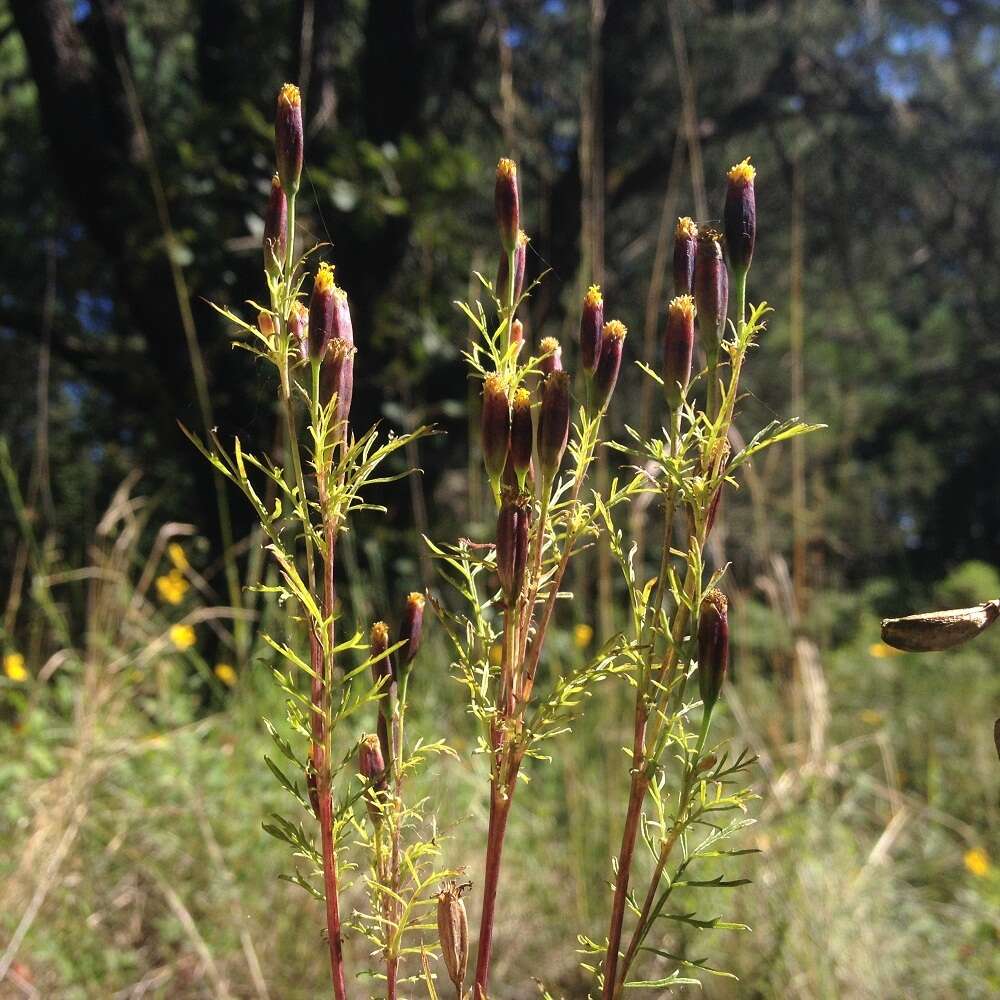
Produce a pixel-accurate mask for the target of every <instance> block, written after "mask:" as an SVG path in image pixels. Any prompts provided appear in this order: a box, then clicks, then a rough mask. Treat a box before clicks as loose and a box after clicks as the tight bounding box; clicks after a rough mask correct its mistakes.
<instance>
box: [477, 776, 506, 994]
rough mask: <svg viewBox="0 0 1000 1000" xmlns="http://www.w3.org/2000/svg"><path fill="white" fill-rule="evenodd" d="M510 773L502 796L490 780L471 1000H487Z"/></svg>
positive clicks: (495, 784) (494, 781)
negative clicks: (484, 861) (488, 810)
mask: <svg viewBox="0 0 1000 1000" xmlns="http://www.w3.org/2000/svg"><path fill="white" fill-rule="evenodd" d="M516 776H517V769H516V767H515V769H514V774H512V775H511V778H510V780H509V782H508V784H507V787H506V797H504V796H503V795H502V793H501V791H500V789H499V788H498V786H497V782H496V779H494V780H493V783H492V788H491V796H490V826H489V832H488V834H487V838H486V876H485V880H484V882H483V912H482V916H481V917H480V919H479V950H478V952H477V954H476V985H475V990H474V992H473V996H474V997H475V1000H487V994H486V985H487V982H488V980H489V976H490V957H491V955H492V952H493V917H494V914H495V912H496V904H497V887H498V885H499V882H500V858H501V855H502V854H503V841H504V834H505V833H506V831H507V817H508V816H509V815H510V806H511V802H512V801H513V796H514V785H515V781H516Z"/></svg>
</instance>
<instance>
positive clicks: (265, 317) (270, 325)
mask: <svg viewBox="0 0 1000 1000" xmlns="http://www.w3.org/2000/svg"><path fill="white" fill-rule="evenodd" d="M257 328H258V329H259V330H260V332H261V333H262V334H263V335H264V338H265V339H266V340H267V342H268V343H269V344H271V343H274V316H272V315H271V313H269V312H265V311H264V310H263V309H261V311H260V312H259V313H257Z"/></svg>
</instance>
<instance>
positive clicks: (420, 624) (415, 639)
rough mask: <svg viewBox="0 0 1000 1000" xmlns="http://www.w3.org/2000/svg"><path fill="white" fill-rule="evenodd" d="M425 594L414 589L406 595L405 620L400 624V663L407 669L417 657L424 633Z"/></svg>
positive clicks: (402, 667)
mask: <svg viewBox="0 0 1000 1000" xmlns="http://www.w3.org/2000/svg"><path fill="white" fill-rule="evenodd" d="M424 603H425V598H424V595H423V594H421V593H419V592H417V591H414V592H413V593H411V594H408V595H407V597H406V607H405V608H404V609H403V620H402V622H400V625H399V639H400V642H402V643H403V645H402V646H400V647H399V663H400V667H401V669H403V670H405V669H406V668H407V667H409V666H410V664H411V663H413V661H414V660H415V659H416V658H417V653H419V652H420V643H421V641H422V639H423V634H424Z"/></svg>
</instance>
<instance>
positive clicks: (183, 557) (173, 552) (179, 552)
mask: <svg viewBox="0 0 1000 1000" xmlns="http://www.w3.org/2000/svg"><path fill="white" fill-rule="evenodd" d="M167 555H168V556H169V557H170V561H171V562H172V563H173V564H174V567H175V568H176V569H179V570H180V571H181V572H183V571H184V570H186V569H187V568H188V567H189V566H190V565H191V564H190V563H189V562H188V557H187V553H186V552H185V551H184V546H183V545H180V544H178V543H177V542H171V543H170V544H169V545H168V546H167Z"/></svg>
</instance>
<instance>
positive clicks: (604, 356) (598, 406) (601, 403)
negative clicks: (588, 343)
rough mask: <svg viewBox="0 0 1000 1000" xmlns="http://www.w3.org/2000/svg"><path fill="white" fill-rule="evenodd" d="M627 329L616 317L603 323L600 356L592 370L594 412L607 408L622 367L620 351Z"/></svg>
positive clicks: (622, 349) (621, 350)
mask: <svg viewBox="0 0 1000 1000" xmlns="http://www.w3.org/2000/svg"><path fill="white" fill-rule="evenodd" d="M627 333H628V329H627V328H626V326H625V324H624V323H622V322H620V321H619V320H617V319H613V320H609V321H608V322H607V323H605V324H604V331H603V333H602V337H601V357H600V359H599V360H598V362H597V371H596V372H594V399H593V405H594V412H595V413H597V412H599V411H601V410H605V409H607V406H608V403H610V402H611V394H612V393H613V392H614V391H615V385H616V383H617V382H618V372H619V371H620V370H621V367H622V352H623V351H624V349H625V336H626V334H627Z"/></svg>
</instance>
